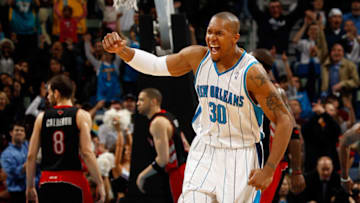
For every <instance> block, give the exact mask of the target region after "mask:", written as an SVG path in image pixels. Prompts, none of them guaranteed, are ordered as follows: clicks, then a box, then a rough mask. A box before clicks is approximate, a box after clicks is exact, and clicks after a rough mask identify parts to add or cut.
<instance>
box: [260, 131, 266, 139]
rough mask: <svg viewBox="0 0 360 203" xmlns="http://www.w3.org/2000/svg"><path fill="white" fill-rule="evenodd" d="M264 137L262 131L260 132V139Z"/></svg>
mask: <svg viewBox="0 0 360 203" xmlns="http://www.w3.org/2000/svg"><path fill="white" fill-rule="evenodd" d="M264 138H265V134H264V132H260V141H262V140H263V139H264Z"/></svg>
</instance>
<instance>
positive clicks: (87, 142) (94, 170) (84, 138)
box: [76, 109, 105, 202]
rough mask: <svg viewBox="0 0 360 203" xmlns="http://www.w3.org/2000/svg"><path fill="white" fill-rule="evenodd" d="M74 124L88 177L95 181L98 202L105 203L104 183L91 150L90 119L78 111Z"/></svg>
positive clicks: (83, 112) (88, 115)
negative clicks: (78, 132) (76, 128)
mask: <svg viewBox="0 0 360 203" xmlns="http://www.w3.org/2000/svg"><path fill="white" fill-rule="evenodd" d="M76 123H77V125H78V128H79V130H80V151H81V155H82V156H83V158H84V161H85V164H86V166H87V167H88V170H89V172H90V175H91V176H92V177H93V178H94V179H95V181H96V183H97V189H98V192H99V195H100V200H99V202H104V201H105V189H104V183H103V180H102V177H101V174H100V170H99V167H98V165H97V163H96V157H95V154H94V152H93V151H92V150H91V138H90V126H91V117H90V114H89V113H88V112H85V111H83V110H81V109H80V110H79V111H78V112H77V116H76Z"/></svg>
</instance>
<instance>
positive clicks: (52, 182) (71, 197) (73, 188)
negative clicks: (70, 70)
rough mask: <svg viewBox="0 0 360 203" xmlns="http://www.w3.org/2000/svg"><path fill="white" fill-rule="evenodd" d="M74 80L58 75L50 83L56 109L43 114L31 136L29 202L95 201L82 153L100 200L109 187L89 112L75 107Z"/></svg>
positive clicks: (27, 172) (27, 192) (28, 165)
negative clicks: (38, 162)
mask: <svg viewBox="0 0 360 203" xmlns="http://www.w3.org/2000/svg"><path fill="white" fill-rule="evenodd" d="M72 95H73V85H72V83H71V80H70V79H69V78H68V77H66V76H64V75H58V76H55V77H53V78H52V79H51V80H50V81H49V83H48V97H47V98H48V100H49V102H50V103H51V104H52V105H54V107H53V108H50V109H48V110H46V111H45V112H43V113H41V114H39V116H38V117H37V119H36V121H35V125H34V130H33V133H32V136H31V139H30V146H29V153H28V158H27V165H26V179H27V184H26V187H27V188H26V198H27V202H52V203H57V202H58V203H60V202H79V203H80V202H81V203H89V202H93V200H92V197H91V193H90V188H89V184H88V182H87V180H86V178H85V176H84V174H83V169H82V164H81V160H80V155H81V157H82V158H83V159H84V161H85V163H86V165H87V167H88V170H89V172H90V174H91V176H92V177H93V178H94V179H95V180H96V183H97V187H98V192H99V202H104V199H105V190H104V184H103V181H102V178H101V175H100V171H99V167H98V165H97V163H96V159H95V154H94V153H93V152H92V150H91V139H90V126H91V118H90V115H89V113H87V112H86V111H83V110H81V109H78V108H75V107H73V104H72V102H71V97H72ZM40 147H41V155H42V159H41V170H42V174H41V179H40V189H39V197H38V196H37V192H36V189H35V178H34V175H35V161H36V156H37V154H38V151H39V149H40Z"/></svg>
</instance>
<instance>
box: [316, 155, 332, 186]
mask: <svg viewBox="0 0 360 203" xmlns="http://www.w3.org/2000/svg"><path fill="white" fill-rule="evenodd" d="M316 169H317V171H318V173H319V176H320V179H321V180H329V179H330V176H331V173H332V172H333V163H332V160H331V158H330V157H328V156H323V157H321V158H319V160H318V162H317V166H316Z"/></svg>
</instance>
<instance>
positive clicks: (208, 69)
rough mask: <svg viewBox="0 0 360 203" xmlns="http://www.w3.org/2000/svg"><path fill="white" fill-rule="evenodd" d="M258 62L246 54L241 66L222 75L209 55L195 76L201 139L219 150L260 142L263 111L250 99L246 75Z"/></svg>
mask: <svg viewBox="0 0 360 203" xmlns="http://www.w3.org/2000/svg"><path fill="white" fill-rule="evenodd" d="M255 63H258V61H257V60H256V59H255V58H254V57H253V56H252V55H250V54H247V53H246V51H245V50H244V53H243V54H242V56H241V57H240V59H239V60H238V62H237V63H236V64H235V65H234V66H233V67H231V68H230V69H228V70H226V71H225V72H222V73H219V72H218V69H217V67H216V62H213V61H212V59H211V56H210V54H209V51H208V52H207V53H206V55H205V57H204V58H203V60H202V61H201V63H200V65H199V67H198V69H197V72H196V75H195V89H196V92H197V95H198V99H199V106H198V108H197V110H196V113H195V116H194V118H193V128H194V131H195V132H196V134H197V136H201V139H202V140H203V141H204V142H205V143H207V144H209V145H211V146H215V147H224V148H243V147H249V146H253V145H254V144H255V143H257V142H260V140H261V139H262V137H263V135H264V133H263V132H262V122H263V111H262V109H261V108H260V107H259V106H257V105H256V104H255V103H254V101H253V100H252V99H251V98H250V95H249V93H248V91H247V89H246V74H247V72H248V70H249V68H251V66H252V65H253V64H255Z"/></svg>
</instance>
